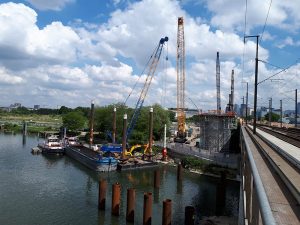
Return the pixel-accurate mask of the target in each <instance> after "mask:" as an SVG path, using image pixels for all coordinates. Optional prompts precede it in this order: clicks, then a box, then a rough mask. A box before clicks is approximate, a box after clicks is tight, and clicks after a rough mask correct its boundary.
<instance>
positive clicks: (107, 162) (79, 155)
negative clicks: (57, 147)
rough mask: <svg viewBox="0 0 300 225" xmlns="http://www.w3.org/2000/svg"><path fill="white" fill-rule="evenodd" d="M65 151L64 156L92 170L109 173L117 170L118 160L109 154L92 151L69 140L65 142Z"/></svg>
mask: <svg viewBox="0 0 300 225" xmlns="http://www.w3.org/2000/svg"><path fill="white" fill-rule="evenodd" d="M71 143H72V144H71ZM65 151H66V155H68V156H70V157H71V158H73V159H75V160H77V161H79V162H80V163H82V164H83V165H85V166H87V167H88V168H90V169H92V170H95V171H100V172H109V171H113V170H116V169H117V164H118V160H117V159H116V158H115V157H114V156H113V153H111V152H102V151H99V150H97V151H94V150H93V149H91V148H88V147H86V146H84V145H82V144H80V143H77V142H74V141H70V140H67V142H66V146H65Z"/></svg>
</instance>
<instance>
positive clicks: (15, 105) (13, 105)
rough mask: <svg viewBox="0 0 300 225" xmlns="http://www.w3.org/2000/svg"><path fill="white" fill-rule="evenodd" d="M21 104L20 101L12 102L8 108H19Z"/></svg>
mask: <svg viewBox="0 0 300 225" xmlns="http://www.w3.org/2000/svg"><path fill="white" fill-rule="evenodd" d="M21 106H22V105H21V103H14V104H11V105H10V106H9V108H10V109H17V108H19V107H21Z"/></svg>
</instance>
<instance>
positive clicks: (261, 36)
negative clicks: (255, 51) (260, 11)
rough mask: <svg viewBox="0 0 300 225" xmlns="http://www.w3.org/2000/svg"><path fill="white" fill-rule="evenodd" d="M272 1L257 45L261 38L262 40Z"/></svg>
mask: <svg viewBox="0 0 300 225" xmlns="http://www.w3.org/2000/svg"><path fill="white" fill-rule="evenodd" d="M272 1H273V0H271V1H270V5H269V9H268V13H267V16H266V20H265V24H264V26H263V30H262V33H261V35H260V40H259V43H260V42H261V40H262V38H263V35H264V32H265V29H266V25H267V21H268V18H269V13H270V9H271V6H272Z"/></svg>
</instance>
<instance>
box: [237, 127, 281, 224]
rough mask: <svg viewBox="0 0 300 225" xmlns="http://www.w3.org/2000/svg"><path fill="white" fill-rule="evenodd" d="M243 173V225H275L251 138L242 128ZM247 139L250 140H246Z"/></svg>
mask: <svg viewBox="0 0 300 225" xmlns="http://www.w3.org/2000/svg"><path fill="white" fill-rule="evenodd" d="M241 131H242V132H241V135H240V143H241V154H242V160H241V172H242V184H241V185H242V190H243V194H242V196H243V205H242V206H243V218H244V220H243V223H242V224H251V225H257V224H264V225H275V224H276V223H275V220H274V217H273V213H272V210H271V207H270V204H269V201H268V198H267V195H266V192H265V189H264V187H263V184H262V181H261V179H260V176H259V173H258V170H257V167H256V164H255V161H254V158H253V155H252V152H251V149H250V146H249V143H248V141H250V137H249V135H248V134H247V132H246V130H245V128H243V127H241ZM245 138H247V139H248V140H245Z"/></svg>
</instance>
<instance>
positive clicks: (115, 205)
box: [111, 182, 121, 216]
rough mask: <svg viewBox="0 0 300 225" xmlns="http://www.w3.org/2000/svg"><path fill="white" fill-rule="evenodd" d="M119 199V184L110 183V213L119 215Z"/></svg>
mask: <svg viewBox="0 0 300 225" xmlns="http://www.w3.org/2000/svg"><path fill="white" fill-rule="evenodd" d="M120 200H121V185H120V184H119V183H118V182H117V183H115V184H113V185H112V198H111V214H112V215H114V216H119V215H120V202H121V201H120Z"/></svg>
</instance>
